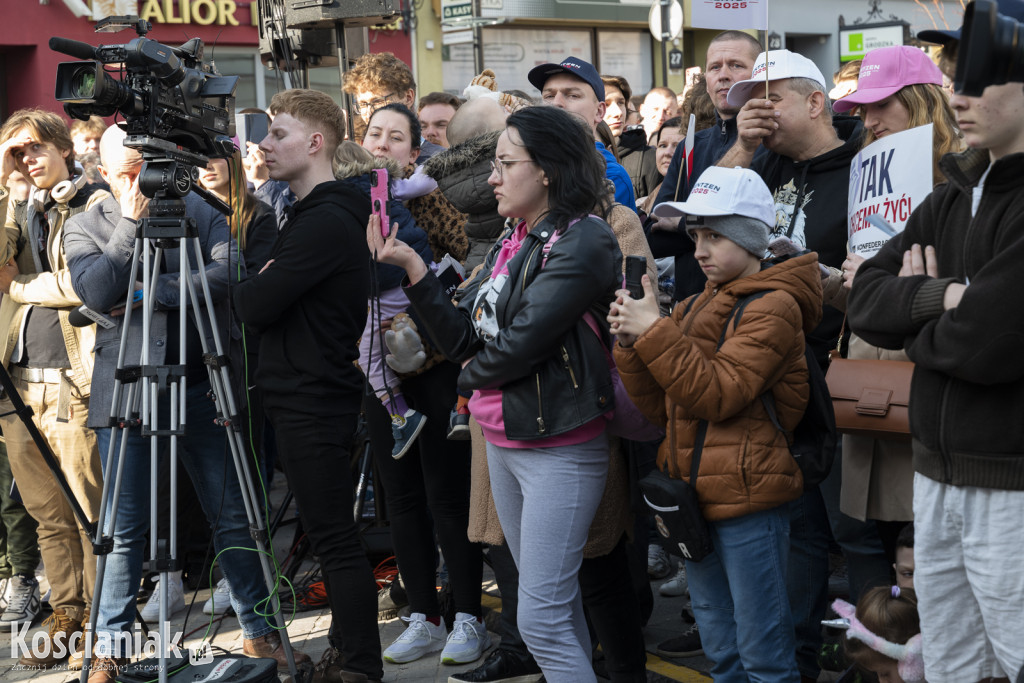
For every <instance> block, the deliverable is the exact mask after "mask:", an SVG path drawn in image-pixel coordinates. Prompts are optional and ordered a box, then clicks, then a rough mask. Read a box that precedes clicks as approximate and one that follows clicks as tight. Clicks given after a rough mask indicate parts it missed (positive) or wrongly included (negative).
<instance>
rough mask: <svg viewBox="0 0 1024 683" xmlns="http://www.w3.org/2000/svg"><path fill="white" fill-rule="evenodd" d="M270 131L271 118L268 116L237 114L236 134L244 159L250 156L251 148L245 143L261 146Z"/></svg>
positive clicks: (261, 114)
mask: <svg viewBox="0 0 1024 683" xmlns="http://www.w3.org/2000/svg"><path fill="white" fill-rule="evenodd" d="M269 130H270V117H269V116H267V115H266V114H263V113H260V114H236V115H235V134H236V135H238V142H239V147H241V152H242V158H243V159H244V158H245V157H247V156H249V146H248V145H247V144H245V143H247V142H253V143H255V144H257V145H258V144H260V142H262V141H263V138H265V137H267V131H269Z"/></svg>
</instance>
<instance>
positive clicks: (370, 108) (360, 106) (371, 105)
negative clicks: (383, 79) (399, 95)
mask: <svg viewBox="0 0 1024 683" xmlns="http://www.w3.org/2000/svg"><path fill="white" fill-rule="evenodd" d="M394 96H395V93H393V92H391V93H388V94H387V95H383V96H381V97H375V98H373V99H372V100H367V101H366V102H359V101H357V102H356V103H355V109H356V113H357V114H362V115H364V116H365V115H366V114H372V113H373V112H375V111H377V110H378V109H380V108H381V107H383V106H384V105H385V104H387V103H388V101H389V100H390V99H391V98H393V97H394Z"/></svg>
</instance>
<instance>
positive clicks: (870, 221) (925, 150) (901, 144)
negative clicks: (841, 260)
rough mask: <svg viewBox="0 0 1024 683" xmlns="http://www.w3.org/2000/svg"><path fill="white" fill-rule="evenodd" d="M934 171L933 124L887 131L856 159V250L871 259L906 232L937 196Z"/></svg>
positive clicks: (850, 222)
mask: <svg viewBox="0 0 1024 683" xmlns="http://www.w3.org/2000/svg"><path fill="white" fill-rule="evenodd" d="M924 159H927V163H922V160H924ZM924 169H927V172H923V171H924ZM931 169H932V124H930V123H929V124H928V125H925V126H918V127H917V128H911V129H910V130H905V131H903V132H901V133H894V134H892V135H887V136H885V137H884V138H882V139H881V140H876V141H875V142H873V143H871V144H870V145H868V146H867V147H865V148H864V149H862V150H861V151H860V152H859V153H858V154H857V156H855V157H854V158H853V161H851V162H850V190H849V202H848V204H847V207H848V211H847V228H848V230H849V236H850V251H851V252H852V253H854V254H858V255H859V256H863V257H864V258H870V257H872V256H874V255H875V254H877V253H878V250H879V249H881V248H882V246H883V245H884V244H885V243H886V242H888V241H889V239H890V238H891V237H893V236H895V235H897V234H899V233H900V232H902V231H903V228H904V226H906V224H907V219H909V218H910V214H911V212H912V211H913V210H914V209H916V208H917V207H918V205H919V204H920V203H921V202H922V201H924V198H925V197H927V196H928V195H929V194H931V191H932V173H931Z"/></svg>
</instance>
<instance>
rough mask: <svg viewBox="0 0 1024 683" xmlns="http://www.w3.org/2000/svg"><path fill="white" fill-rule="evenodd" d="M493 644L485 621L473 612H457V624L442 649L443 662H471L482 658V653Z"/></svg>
mask: <svg viewBox="0 0 1024 683" xmlns="http://www.w3.org/2000/svg"><path fill="white" fill-rule="evenodd" d="M490 646H491V636H490V635H489V634H488V633H487V627H486V626H484V623H483V622H482V621H480V620H479V619H477V618H476V617H474V616H473V615H472V614H466V613H465V612H457V613H456V614H455V625H454V626H452V632H451V634H449V636H448V642H447V643H445V646H444V650H442V651H441V663H442V664H469V663H470V662H475V661H476V660H478V659H480V655H482V654H483V653H484V652H486V651H487V648H489V647H490Z"/></svg>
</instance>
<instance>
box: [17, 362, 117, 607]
mask: <svg viewBox="0 0 1024 683" xmlns="http://www.w3.org/2000/svg"><path fill="white" fill-rule="evenodd" d="M14 386H15V388H16V389H17V390H18V392H19V393H20V394H21V398H22V400H24V401H25V404H26V405H27V406H29V407H30V408H31V409H32V413H33V415H32V420H33V421H34V422H35V425H36V427H38V428H39V431H40V432H41V433H42V435H43V437H44V438H45V439H46V441H47V443H49V445H50V448H51V450H53V453H54V455H56V456H57V461H58V462H59V463H60V468H61V470H62V471H63V472H64V476H65V477H66V478H67V480H68V484H70V488H71V491H72V493H74V495H75V498H76V499H77V500H78V503H79V504H80V505H81V506H82V509H83V510H85V513H86V515H88V517H89V519H90V520H92V521H95V520H96V518H97V516H98V515H99V508H100V498H101V496H102V492H103V474H102V469H101V465H100V456H99V453H98V451H97V450H96V434H95V433H94V432H93V430H91V429H89V428H88V427H86V426H85V424H86V417H87V415H88V412H89V400H88V399H81V398H76V397H75V396H74V395H73V394H74V393H75V392H74V391H72V392H71V393H72V396H71V398H70V403H69V405H68V409H67V417H68V418H69V419H68V421H67V422H58V420H57V417H58V411H57V400H58V395H59V393H60V384H56V383H48V382H32V383H29V382H24V381H22V380H20V379H17V378H16V379H14ZM11 410H13V406H12V404H11V401H10V399H9V398H7V397H4V398H3V399H2V400H0V413H6V412H9V411H11ZM0 428H2V429H3V433H4V437H5V440H6V441H7V453H8V456H9V457H10V461H11V471H12V472H13V473H14V480H15V481H16V482H17V484H18V490H19V491H20V492H21V497H22V500H23V501H24V503H25V508H26V509H27V510H28V512H29V514H30V515H32V517H34V518H35V519H36V521H37V522H39V531H38V533H39V551H40V554H41V555H42V557H43V564H44V565H45V567H46V578H47V579H48V580H49V582H50V590H51V591H52V592H51V594H50V605H52V606H53V607H54V608H57V607H61V608H63V609H64V611H65V613H66V614H67V615H68V616H69V617H71V618H72V619H75V620H77V621H81V619H82V617H83V614H84V612H85V610H86V609H87V608H88V607H89V605H90V604H91V602H92V589H93V585H94V584H95V581H96V557H95V556H94V555H93V552H92V541H91V539H90V538H89V537H88V535H87V534H86V532H85V530H84V529H82V528H81V527H80V526H79V525H78V520H76V519H75V515H74V513H73V512H72V511H71V505H70V504H69V503H68V502H67V500H66V499H65V497H64V493H63V491H62V490H61V488H60V486H59V485H58V484H57V480H56V479H55V478H54V475H53V473H52V472H51V471H50V469H49V467H47V465H46V463H45V461H44V460H43V456H42V455H41V454H40V452H39V449H38V448H37V447H36V444H35V442H34V441H32V437H31V436H30V435H29V432H28V430H27V429H26V428H25V425H24V424H23V423H22V421H21V419H20V418H19V417H18V416H17V415H6V416H5V417H2V418H0Z"/></svg>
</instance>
